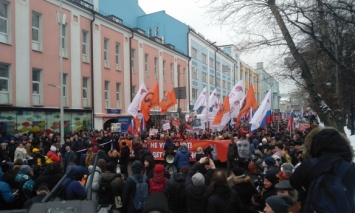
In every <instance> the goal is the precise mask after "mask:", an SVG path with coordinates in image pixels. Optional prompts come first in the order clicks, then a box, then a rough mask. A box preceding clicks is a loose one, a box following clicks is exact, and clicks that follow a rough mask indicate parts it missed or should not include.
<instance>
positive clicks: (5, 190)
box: [0, 168, 15, 210]
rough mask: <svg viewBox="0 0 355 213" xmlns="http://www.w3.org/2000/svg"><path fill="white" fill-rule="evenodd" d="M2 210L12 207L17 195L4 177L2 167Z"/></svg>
mask: <svg viewBox="0 0 355 213" xmlns="http://www.w3.org/2000/svg"><path fill="white" fill-rule="evenodd" d="M0 196H2V199H1V198H0V210H9V209H11V203H12V202H14V200H15V196H14V194H13V193H12V189H11V188H10V185H9V184H8V183H6V182H4V181H3V179H2V169H1V168H0Z"/></svg>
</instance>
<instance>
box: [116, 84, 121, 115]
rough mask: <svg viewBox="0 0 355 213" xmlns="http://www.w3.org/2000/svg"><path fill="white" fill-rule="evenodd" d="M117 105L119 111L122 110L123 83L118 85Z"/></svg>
mask: <svg viewBox="0 0 355 213" xmlns="http://www.w3.org/2000/svg"><path fill="white" fill-rule="evenodd" d="M116 103H117V109H121V83H116Z"/></svg>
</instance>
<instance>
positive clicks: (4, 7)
mask: <svg viewBox="0 0 355 213" xmlns="http://www.w3.org/2000/svg"><path fill="white" fill-rule="evenodd" d="M8 6H9V5H8V4H7V3H5V2H1V1H0V42H4V43H10V36H9V32H10V30H9V27H10V26H9V19H10V15H9V7H8Z"/></svg>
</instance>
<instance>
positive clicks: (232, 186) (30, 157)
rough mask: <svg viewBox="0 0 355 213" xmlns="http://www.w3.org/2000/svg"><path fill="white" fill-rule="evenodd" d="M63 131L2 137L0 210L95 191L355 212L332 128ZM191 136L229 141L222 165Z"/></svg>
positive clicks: (121, 202)
mask: <svg viewBox="0 0 355 213" xmlns="http://www.w3.org/2000/svg"><path fill="white" fill-rule="evenodd" d="M59 138H60V137H59V135H58V134H53V133H50V134H48V135H26V134H23V135H19V134H17V135H14V137H11V138H9V139H8V140H5V139H4V138H0V145H1V148H0V161H1V168H0V210H10V209H22V208H24V209H30V208H31V206H32V205H33V204H34V203H39V202H42V201H44V200H45V201H47V202H50V201H52V200H92V201H94V202H95V203H97V204H101V205H112V207H113V208H114V209H115V211H117V212H128V213H130V212H134V213H138V212H153V211H155V212H162V213H180V212H181V213H182V212H184V213H185V212H189V213H199V212H201V213H205V212H208V213H209V212H223V213H224V212H225V213H230V212H241V213H244V212H245V213H249V212H256V213H257V212H265V213H272V212H275V213H287V212H292V213H299V212H314V211H316V212H322V208H323V210H324V208H325V209H326V210H325V211H323V212H332V211H331V209H333V208H334V209H336V210H338V212H354V211H355V210H354V209H355V208H354V207H355V203H354V200H353V199H351V197H354V195H355V187H354V183H353V181H352V177H354V175H355V167H354V163H352V161H353V157H354V151H353V148H352V147H351V145H350V143H349V140H348V139H347V138H346V137H345V136H344V135H342V134H341V133H340V132H339V131H337V130H336V129H333V128H328V127H318V126H317V125H312V127H311V128H310V129H308V130H306V131H303V132H298V131H297V129H296V130H294V131H292V132H289V131H287V125H286V124H285V123H283V122H278V123H276V122H275V123H271V124H269V125H268V127H267V128H265V129H258V130H256V131H254V132H246V131H245V128H244V129H243V128H238V129H231V130H229V131H220V132H212V131H211V130H201V131H199V132H195V133H194V132H189V131H187V130H186V129H179V128H177V129H172V130H171V131H168V132H167V131H162V132H161V133H159V132H158V133H157V134H155V135H151V136H149V135H147V133H145V132H144V133H141V134H139V136H131V135H130V134H125V135H122V136H120V135H119V134H118V133H113V132H110V131H106V130H101V131H95V130H92V131H81V132H73V133H71V134H68V135H66V136H65V141H64V143H62V144H61V143H60V140H59ZM192 138H194V139H212V140H229V141H230V142H229V145H228V151H227V162H226V164H227V169H226V170H225V169H220V168H218V167H216V165H220V163H218V164H217V163H215V161H214V159H213V156H212V154H211V153H212V151H213V150H212V148H211V147H198V148H197V151H196V156H195V159H194V160H193V161H192V160H191V152H190V151H189V149H188V147H187V146H186V143H185V142H184V141H186V140H188V139H192ZM123 139H124V140H123ZM150 139H160V140H165V145H164V156H165V161H156V160H155V159H154V157H153V155H152V152H151V151H150V150H149V149H148V147H147V140H150ZM126 140H132V145H131V147H128V146H127V144H126ZM168 156H169V157H168ZM167 158H169V159H167ZM215 160H216V159H215ZM64 175H65V178H64V179H63V181H60V180H61V179H62V178H63V176H64ZM337 184H338V185H337ZM335 186H341V187H338V188H341V189H343V190H337V189H336V188H337V187H335ZM344 189H345V190H344ZM315 193H321V194H323V195H324V196H318V195H315ZM332 194H333V196H334V195H336V197H337V198H336V199H335V198H334V197H333V198H331V195H332Z"/></svg>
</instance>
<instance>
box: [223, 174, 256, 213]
mask: <svg viewBox="0 0 355 213" xmlns="http://www.w3.org/2000/svg"><path fill="white" fill-rule="evenodd" d="M230 178H231V180H230V181H231V182H232V184H234V185H233V186H232V187H231V188H232V189H233V190H235V191H236V192H237V193H238V195H239V197H240V200H241V202H242V203H243V205H244V209H245V212H250V211H251V209H252V207H253V203H252V202H251V199H252V197H253V195H255V194H257V193H258V191H257V190H256V189H255V187H254V185H253V184H252V183H251V179H250V176H247V175H245V173H244V169H243V168H235V169H233V171H232V175H231V176H230Z"/></svg>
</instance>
